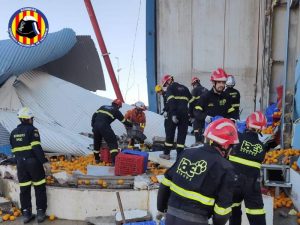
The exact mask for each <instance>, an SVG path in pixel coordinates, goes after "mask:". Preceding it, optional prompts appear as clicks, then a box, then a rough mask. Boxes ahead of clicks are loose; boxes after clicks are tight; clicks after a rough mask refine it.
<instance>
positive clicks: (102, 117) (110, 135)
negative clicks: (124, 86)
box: [91, 99, 132, 165]
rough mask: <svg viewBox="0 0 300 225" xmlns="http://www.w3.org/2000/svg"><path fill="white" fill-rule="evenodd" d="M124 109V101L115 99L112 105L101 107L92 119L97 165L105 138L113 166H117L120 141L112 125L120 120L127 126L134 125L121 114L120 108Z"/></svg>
mask: <svg viewBox="0 0 300 225" xmlns="http://www.w3.org/2000/svg"><path fill="white" fill-rule="evenodd" d="M121 107H122V101H121V100H119V99H115V100H114V101H113V102H112V103H111V105H103V106H101V107H100V108H99V109H98V110H97V111H96V112H95V113H94V114H93V117H92V122H91V125H92V128H93V133H94V157H95V161H96V163H99V162H100V156H99V153H100V147H101V143H102V138H104V140H105V142H106V143H107V145H108V147H109V150H110V155H111V158H112V163H113V165H114V164H115V158H116V156H117V155H118V152H119V150H118V141H117V137H116V135H115V133H114V131H113V130H112V128H111V126H110V124H111V123H112V122H113V121H114V120H115V119H118V120H119V121H121V122H122V123H123V124H124V125H125V126H128V127H131V126H132V124H131V123H130V122H128V121H127V120H126V119H125V118H124V116H123V114H122V113H121V112H120V110H119V109H120V108H121Z"/></svg>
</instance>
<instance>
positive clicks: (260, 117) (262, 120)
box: [246, 111, 267, 130]
mask: <svg viewBox="0 0 300 225" xmlns="http://www.w3.org/2000/svg"><path fill="white" fill-rule="evenodd" d="M246 126H247V128H253V129H256V130H263V129H265V128H266V126H267V119H266V117H265V115H264V114H263V113H262V112H260V111H256V112H253V113H251V114H250V116H248V117H247V119H246Z"/></svg>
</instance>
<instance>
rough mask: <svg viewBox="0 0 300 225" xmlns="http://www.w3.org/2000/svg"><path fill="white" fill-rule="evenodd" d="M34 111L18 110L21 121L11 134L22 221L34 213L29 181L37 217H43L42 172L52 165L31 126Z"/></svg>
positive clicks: (45, 201) (45, 196) (29, 218)
mask: <svg viewBox="0 0 300 225" xmlns="http://www.w3.org/2000/svg"><path fill="white" fill-rule="evenodd" d="M33 117H34V116H33V113H32V112H31V111H30V109H29V108H28V107H23V108H21V109H20V110H19V112H18V118H19V120H20V121H21V124H19V125H18V126H17V128H15V129H14V130H13V131H12V132H11V134H10V144H11V147H12V153H13V155H14V157H15V159H16V161H17V175H18V180H19V185H20V202H21V209H22V214H23V222H24V223H29V221H31V220H32V219H33V218H34V217H35V216H34V215H33V214H32V205H31V185H32V184H33V186H34V190H35V197H36V208H37V221H38V222H39V223H41V222H43V221H44V220H45V219H46V214H45V212H46V209H47V195H46V179H45V172H46V173H50V170H51V166H50V163H49V162H48V160H47V159H46V158H45V155H44V151H43V149H42V146H41V141H40V134H39V131H38V129H37V128H35V127H34V126H33Z"/></svg>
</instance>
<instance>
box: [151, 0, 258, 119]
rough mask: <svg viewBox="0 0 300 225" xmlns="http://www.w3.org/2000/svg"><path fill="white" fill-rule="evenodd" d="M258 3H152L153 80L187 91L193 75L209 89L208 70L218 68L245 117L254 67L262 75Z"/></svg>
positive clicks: (250, 103) (251, 0)
mask: <svg viewBox="0 0 300 225" xmlns="http://www.w3.org/2000/svg"><path fill="white" fill-rule="evenodd" d="M259 2H260V1H257V0H247V1H241V0H215V1H205V0H185V1H182V0H157V61H158V69H157V71H158V72H157V76H158V80H160V79H161V77H162V76H163V75H164V74H167V73H168V74H172V75H174V77H175V80H177V81H179V82H181V83H183V84H185V85H187V86H188V87H190V82H191V78H192V76H198V77H199V78H200V79H201V82H202V84H204V86H206V87H207V88H211V83H210V81H209V77H210V73H211V71H212V70H215V69H217V68H218V67H221V68H222V67H223V68H224V69H225V70H226V71H227V72H228V73H229V74H233V75H235V76H236V80H237V86H236V87H237V89H239V90H240V92H241V97H242V103H241V108H243V115H244V117H245V116H246V115H248V114H249V113H250V112H251V111H253V109H254V95H255V84H256V69H257V67H258V71H261V68H260V63H258V64H257V54H258V55H259V60H258V61H259V62H261V55H262V54H261V51H260V50H259V52H258V53H257V49H261V47H260V46H262V44H261V43H260V44H258V43H259V42H261V41H262V38H261V32H260V33H259V30H261V29H262V28H261V26H259V12H260V11H259V7H260V6H259ZM260 25H261V23H260ZM259 81H260V80H259ZM259 81H258V83H259ZM257 101H259V99H257Z"/></svg>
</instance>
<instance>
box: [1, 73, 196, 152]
mask: <svg viewBox="0 0 300 225" xmlns="http://www.w3.org/2000/svg"><path fill="white" fill-rule="evenodd" d="M11 88H12V90H11V91H13V92H14V91H15V92H16V93H17V95H18V98H19V99H20V101H21V103H22V105H26V106H29V107H30V108H31V109H32V111H33V113H34V115H35V118H36V120H35V126H36V127H37V128H38V129H39V130H40V133H41V138H42V142H43V147H44V148H45V150H48V151H53V152H69V153H73V154H74V153H79V154H85V153H88V152H89V150H87V147H88V146H89V144H92V139H89V138H87V137H84V136H82V135H79V133H80V132H89V133H91V132H92V131H91V125H90V122H91V117H92V115H93V113H94V112H95V111H96V110H97V109H98V108H99V107H100V106H101V105H104V104H111V100H110V99H107V98H103V97H99V96H97V95H95V94H93V93H91V92H90V91H88V90H85V89H83V88H81V87H78V86H76V85H74V84H71V83H69V82H66V81H64V80H61V79H59V78H57V77H54V76H51V75H49V74H46V73H42V72H36V71H31V72H27V73H24V74H22V75H21V76H19V78H18V80H17V81H16V82H15V84H14V87H11ZM1 97H2V96H0V98H1ZM131 108H132V107H131V106H129V105H126V104H124V105H123V107H122V109H121V111H122V113H125V112H126V111H127V110H129V109H131ZM146 116H147V126H146V128H145V134H146V136H147V137H148V140H150V141H151V140H152V138H153V137H154V136H162V137H164V136H165V133H164V125H163V124H164V122H163V121H164V119H163V117H162V116H160V115H158V114H156V113H152V112H150V111H147V112H146ZM0 123H1V124H2V125H3V126H4V127H5V128H6V129H7V130H8V131H12V129H14V128H15V127H16V126H17V124H18V119H17V118H16V114H15V113H11V112H6V111H2V112H1V111H0ZM112 127H113V129H114V131H115V133H116V134H117V135H122V134H123V133H125V132H126V131H125V128H124V126H123V124H122V123H120V122H119V121H115V122H114V123H113V124H112ZM193 142H194V138H193V137H191V136H188V137H187V140H186V144H187V145H191V144H192V143H193Z"/></svg>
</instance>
